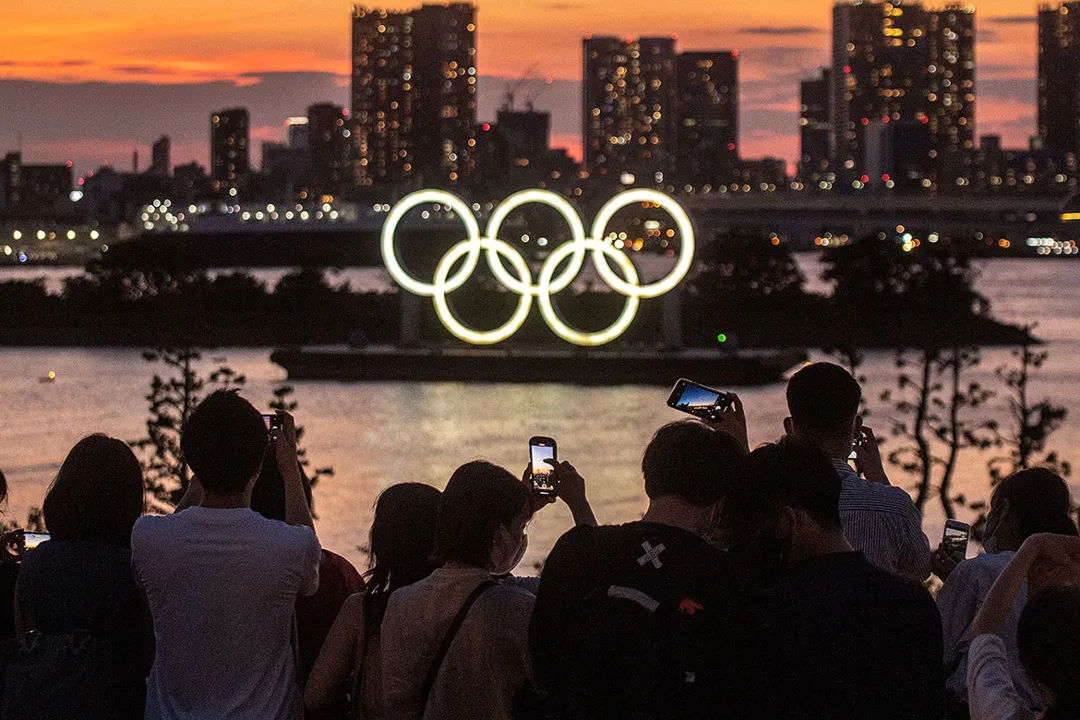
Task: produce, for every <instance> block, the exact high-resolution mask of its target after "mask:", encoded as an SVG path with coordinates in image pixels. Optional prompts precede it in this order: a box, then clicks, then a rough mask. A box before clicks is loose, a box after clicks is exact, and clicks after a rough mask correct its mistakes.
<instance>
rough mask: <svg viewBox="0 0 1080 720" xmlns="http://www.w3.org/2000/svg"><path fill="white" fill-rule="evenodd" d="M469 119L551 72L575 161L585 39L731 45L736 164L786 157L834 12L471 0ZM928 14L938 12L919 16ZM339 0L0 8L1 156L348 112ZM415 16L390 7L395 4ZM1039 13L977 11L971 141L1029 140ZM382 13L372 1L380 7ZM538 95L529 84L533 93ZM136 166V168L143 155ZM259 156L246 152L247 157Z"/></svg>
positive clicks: (199, 145)
mask: <svg viewBox="0 0 1080 720" xmlns="http://www.w3.org/2000/svg"><path fill="white" fill-rule="evenodd" d="M476 4H477V5H478V7H479V19H478V46H479V48H478V65H479V72H480V75H481V78H482V79H481V86H480V93H481V99H480V100H481V108H480V117H481V119H487V118H489V117H491V116H492V115H493V114H494V111H495V109H496V108H497V107H498V104H499V103H500V102H501V99H502V94H503V92H504V91H505V89H506V85H507V82H508V81H509V79H513V78H516V77H519V76H521V75H522V74H523V73H525V72H527V71H529V70H530V69H532V70H533V72H535V73H537V74H539V75H541V76H547V77H551V78H553V79H554V80H555V83H554V84H553V86H552V87H551V88H550V89H549V90H548V92H546V93H545V94H544V96H543V97H542V98H540V99H539V100H538V102H537V105H538V107H540V108H542V109H547V110H550V111H551V112H552V113H553V114H554V115H555V123H554V131H555V144H556V145H561V146H568V147H572V149H573V152H574V153H575V154H579V152H580V151H579V149H578V148H577V147H576V144H577V143H578V142H579V139H578V133H579V126H580V112H581V111H580V108H579V103H580V89H579V85H578V84H577V81H578V80H579V79H580V75H581V38H582V36H583V35H586V34H590V33H591V34H616V35H623V36H628V37H629V36H636V35H642V34H652V35H670V34H676V35H677V36H678V38H679V41H680V47H681V48H682V49H710V48H738V49H739V50H741V51H742V56H741V58H742V59H741V62H742V65H741V82H742V129H741V132H742V145H743V154H744V155H745V156H748V157H758V156H764V155H772V156H778V157H784V158H786V159H788V160H789V161H792V160H794V158H795V157H796V156H797V153H798V141H797V134H796V130H797V112H798V81H799V79H800V77H805V76H807V75H809V74H810V73H811V72H812V71H813V70H814V69H815V68H816V67H818V66H819V65H821V64H822V63H824V62H826V61H827V59H828V53H829V41H830V24H831V21H830V18H831V6H832V3H831V2H830V1H829V0H677V1H676V2H655V1H650V2H645V1H644V0H478V2H477V3H476ZM931 4H933V3H931ZM350 5H351V3H349V2H343V1H342V0H258V1H257V2H256V1H255V0H232V1H231V2H227V3H225V2H221V1H220V0H180V1H179V2H175V3H141V2H135V1H133V0H94V1H93V2H90V1H89V0H32V1H31V2H22V1H20V0H2V2H0V153H2V152H3V151H5V150H10V149H15V148H16V146H17V145H18V144H19V142H20V136H21V148H22V150H23V154H24V158H25V159H26V161H28V162H52V161H61V160H74V161H75V162H76V167H77V170H79V171H80V172H85V171H87V170H90V169H93V168H94V167H96V166H97V165H98V164H102V163H103V162H108V163H111V164H113V165H115V166H116V167H118V168H123V169H126V168H127V167H129V166H130V162H131V160H130V157H131V152H132V150H135V149H138V150H141V151H146V150H147V148H148V147H149V143H150V142H152V141H153V139H154V138H155V137H156V136H157V135H160V134H163V133H164V134H169V135H171V136H172V137H173V140H174V152H173V160H174V162H175V163H181V162H188V161H190V160H196V161H198V162H200V163H204V164H205V163H206V162H207V159H208V158H207V155H208V150H207V145H208V143H207V139H206V136H207V135H208V132H209V130H208V121H207V120H206V118H207V117H208V116H209V114H210V113H211V112H213V111H214V110H215V109H220V108H221V107H225V106H227V105H242V104H247V105H248V106H249V107H251V109H252V123H253V125H254V126H255V130H254V132H253V134H254V136H255V138H256V143H254V144H255V145H256V146H257V145H258V142H257V141H258V140H272V139H279V138H281V136H282V131H283V128H282V122H283V120H284V118H285V117H287V116H289V115H295V114H302V113H303V110H304V108H305V107H306V106H307V104H310V103H312V102H317V101H321V100H331V101H334V102H339V103H341V104H347V103H348V95H347V92H348V90H347V88H348V73H349V44H350V40H349V8H350ZM410 5H411V3H408V2H403V1H401V0H395V2H393V3H392V4H390V5H389V7H390V8H391V9H399V8H405V7H409V6H410ZM1037 5H1038V2H1037V0H981V2H978V3H976V8H977V11H978V16H977V27H978V33H979V44H978V63H979V74H978V83H979V85H978V110H977V112H978V116H977V123H978V126H977V132H979V133H980V134H984V133H991V132H994V133H1001V134H1002V135H1004V136H1005V140H1006V142H1007V143H1008V144H1010V145H1019V144H1023V143H1025V142H1026V139H1027V137H1028V136H1029V135H1031V134H1032V133H1034V131H1035V119H1034V118H1035V111H1034V100H1035V66H1036V57H1037V48H1036V44H1035V37H1036V35H1035V23H1034V17H1035V12H1036V8H1037ZM376 7H378V5H376ZM534 87H535V84H534ZM147 156H148V155H147ZM257 159H258V158H257V157H256V160H257Z"/></svg>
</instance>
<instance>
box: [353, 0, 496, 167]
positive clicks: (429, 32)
mask: <svg viewBox="0 0 1080 720" xmlns="http://www.w3.org/2000/svg"><path fill="white" fill-rule="evenodd" d="M352 24H353V78H352V118H353V119H352V128H351V133H352V135H353V146H354V152H353V156H354V158H355V161H356V164H357V167H356V173H355V174H356V178H357V182H358V183H359V184H361V185H372V184H375V183H381V182H404V181H408V180H410V179H412V178H422V179H423V180H424V182H427V183H431V184H438V185H443V184H453V183H456V182H459V181H461V180H464V179H466V178H467V177H468V175H469V174H470V173H471V171H472V168H473V159H472V152H471V151H472V150H473V148H474V147H475V145H476V140H475V137H474V126H475V124H476V83H477V76H476V8H475V7H474V6H473V5H472V4H470V3H453V4H450V5H422V6H421V7H420V8H418V9H416V10H413V11H410V12H403V13H390V12H387V11H384V10H370V9H368V8H365V7H363V6H360V5H357V6H355V7H354V8H353V20H352Z"/></svg>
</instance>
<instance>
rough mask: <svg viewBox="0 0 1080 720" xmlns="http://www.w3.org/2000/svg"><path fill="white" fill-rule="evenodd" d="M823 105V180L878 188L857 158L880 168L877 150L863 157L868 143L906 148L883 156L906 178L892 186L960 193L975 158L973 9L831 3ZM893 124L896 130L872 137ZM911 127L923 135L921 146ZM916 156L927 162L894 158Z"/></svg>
mask: <svg viewBox="0 0 1080 720" xmlns="http://www.w3.org/2000/svg"><path fill="white" fill-rule="evenodd" d="M830 100H831V104H832V107H831V110H830V113H831V125H832V131H831V138H830V144H831V155H832V160H833V170H834V171H835V172H836V173H837V175H838V176H839V177H840V178H841V180H842V183H843V184H842V186H844V185H846V184H847V183H848V182H851V181H856V182H857V181H860V180H863V179H864V178H865V179H867V180H869V181H870V182H877V181H878V180H879V178H878V177H875V175H876V173H875V172H871V168H870V166H869V163H868V160H867V157H868V153H871V152H872V153H873V154H874V155H875V157H876V158H880V157H881V151H882V148H881V147H880V143H878V144H879V147H875V148H870V147H869V138H871V137H872V138H874V139H875V140H874V141H875V142H878V141H879V140H881V139H883V138H885V139H887V138H892V137H900V138H906V139H907V141H905V142H904V143H901V144H896V145H894V148H895V153H894V151H892V150H890V154H895V156H896V158H897V162H898V165H899V166H900V167H902V168H905V172H906V173H907V174H908V176H907V177H904V178H903V179H902V180H901V179H894V184H901V182H902V183H903V185H904V186H908V187H921V188H932V187H937V186H950V187H951V186H955V185H959V184H964V179H966V178H969V177H970V171H971V162H972V159H973V151H974V148H975V142H974V140H975V11H974V9H972V8H969V7H965V6H961V5H956V4H952V5H947V6H945V7H944V8H943V9H940V10H927V9H926V8H924V7H923V5H922V3H921V2H918V1H917V0H916V1H914V2H905V1H904V0H892V1H891V2H889V1H885V0H882V1H877V0H853V1H852V0H845V1H844V2H840V3H837V4H836V5H835V6H834V8H833V63H832V92H831V98H830ZM895 122H899V123H902V124H903V125H904V126H905V127H904V129H903V130H902V131H896V132H891V131H889V132H886V131H884V130H881V129H879V128H876V127H874V126H875V125H877V124H882V125H884V124H887V123H895ZM917 124H923V125H925V126H926V128H925V135H926V137H925V138H923V137H922V135H923V133H924V131H920V130H918V128H917ZM916 136H919V137H918V141H917V142H916V141H915V138H916ZM889 143H890V144H892V141H891V140H890V141H889ZM926 148H929V150H926ZM924 151H926V152H928V153H929V156H928V157H927V158H923V157H914V156H911V157H902V156H903V154H904V153H908V154H909V155H910V154H912V153H922V152H924ZM874 164H875V165H879V164H880V163H879V162H877V161H875V163H874ZM916 175H917V176H916Z"/></svg>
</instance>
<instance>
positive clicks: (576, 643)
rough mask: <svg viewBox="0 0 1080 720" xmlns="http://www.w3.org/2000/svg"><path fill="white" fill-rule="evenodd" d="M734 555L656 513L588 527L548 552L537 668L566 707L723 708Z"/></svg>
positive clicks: (573, 713) (646, 713)
mask: <svg viewBox="0 0 1080 720" xmlns="http://www.w3.org/2000/svg"><path fill="white" fill-rule="evenodd" d="M733 585H734V583H733V582H732V577H731V569H730V566H729V564H728V562H727V557H726V556H725V555H724V554H722V553H720V552H718V551H716V550H714V549H713V548H711V547H709V546H708V545H707V544H706V543H705V542H704V541H703V540H702V539H701V538H700V537H698V536H696V535H694V534H692V533H689V532H686V531H684V530H681V529H679V528H675V527H671V526H667V525H659V524H655V523H647V522H635V523H629V524H627V525H621V526H617V527H601V528H593V527H586V526H579V527H576V528H574V529H573V530H571V531H570V532H568V533H566V534H565V535H563V537H562V538H561V539H560V540H559V542H558V543H557V544H556V545H555V548H554V549H553V550H552V551H551V554H550V555H549V556H548V560H547V562H546V564H545V566H544V571H543V574H542V576H541V579H540V588H539V591H538V594H537V598H536V605H535V608H534V610H533V617H532V623H531V626H530V633H529V635H530V649H531V652H532V660H533V672H534V674H535V676H536V679H537V683H538V684H539V685H540V687H541V688H544V689H545V690H547V691H548V692H549V697H550V701H551V702H552V704H553V705H554V706H555V708H556V709H557V710H558V711H559V712H561V713H562V715H563V716H564V717H589V718H620V719H624V718H695V717H710V718H711V717H716V716H717V709H718V707H720V706H722V705H724V702H725V700H724V698H725V693H726V692H728V691H729V690H730V687H729V683H728V680H729V678H730V673H729V672H728V668H729V667H730V664H731V662H732V660H731V657H732V655H733V654H734V653H735V648H736V643H734V642H733V641H732V639H731V637H729V633H731V632H732V631H733V630H732V629H733V627H737V626H738V623H735V622H734V621H733V614H732V606H733V600H732V595H733V593H732V590H731V589H732V587H733Z"/></svg>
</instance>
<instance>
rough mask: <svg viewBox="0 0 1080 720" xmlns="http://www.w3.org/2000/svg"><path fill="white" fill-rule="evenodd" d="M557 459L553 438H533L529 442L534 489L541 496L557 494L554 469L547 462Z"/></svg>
mask: <svg viewBox="0 0 1080 720" xmlns="http://www.w3.org/2000/svg"><path fill="white" fill-rule="evenodd" d="M554 459H555V441H554V440H552V439H551V438H533V439H532V440H530V441H529V465H530V467H531V468H532V481H533V488H534V489H535V490H536V491H537V492H539V493H541V494H545V495H548V494H552V493H554V492H555V483H554V481H553V479H552V477H551V475H552V467H551V465H549V464H548V463H547V462H546V461H547V460H554Z"/></svg>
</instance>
